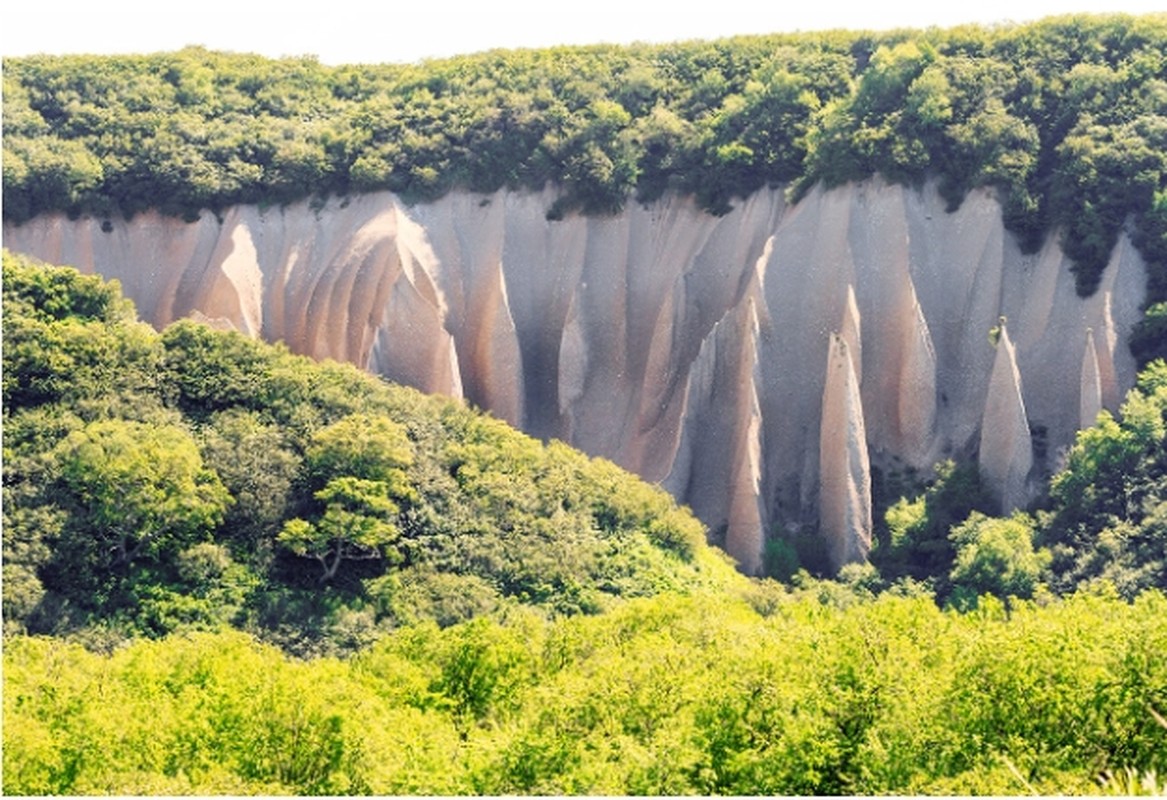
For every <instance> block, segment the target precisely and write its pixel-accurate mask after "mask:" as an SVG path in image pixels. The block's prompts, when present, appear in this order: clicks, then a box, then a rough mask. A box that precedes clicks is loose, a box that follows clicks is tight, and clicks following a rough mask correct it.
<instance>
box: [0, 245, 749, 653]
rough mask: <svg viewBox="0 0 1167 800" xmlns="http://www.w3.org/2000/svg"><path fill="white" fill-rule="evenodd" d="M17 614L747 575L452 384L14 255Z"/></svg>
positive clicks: (269, 613) (142, 615)
mask: <svg viewBox="0 0 1167 800" xmlns="http://www.w3.org/2000/svg"><path fill="white" fill-rule="evenodd" d="M3 303H4V320H3V322H4V331H3V332H4V384H3V392H4V394H3V399H4V612H5V626H6V629H7V630H21V629H23V630H28V631H31V632H38V633H59V634H65V633H73V634H74V635H82V636H86V637H89V638H91V639H93V640H94V641H101V640H108V641H110V642H116V641H117V640H118V639H119V638H121V637H124V636H129V635H138V634H145V635H149V636H161V635H164V634H166V633H169V632H172V631H175V630H189V629H192V628H219V627H222V626H235V627H239V628H243V629H245V630H249V631H252V632H253V633H255V634H257V635H259V636H260V637H261V638H264V639H267V640H270V641H275V642H278V643H279V644H281V645H282V646H284V647H285V648H287V649H289V650H291V651H294V652H299V653H315V652H342V651H347V650H351V649H353V648H356V647H359V646H361V645H362V644H365V643H367V642H368V641H370V640H371V639H372V638H374V637H375V636H376V635H377V634H378V633H379V632H380V631H382V630H386V629H389V628H392V627H394V626H397V625H401V624H405V623H412V622H417V621H421V620H426V619H431V620H435V621H437V622H439V623H441V624H451V623H453V622H457V621H459V620H463V619H467V618H470V617H474V616H478V615H482V614H487V613H501V612H504V611H505V610H507V609H510V608H516V607H519V606H529V607H533V608H537V609H539V610H540V611H542V612H544V613H547V614H551V615H558V614H568V615H570V614H579V613H583V614H590V613H596V612H598V611H601V610H603V609H605V608H607V607H608V606H610V605H611V604H612V602H614V601H615V600H616V599H618V598H627V597H638V596H649V595H654V594H657V593H659V592H661V591H664V590H669V591H680V592H688V591H692V590H694V589H695V588H697V587H700V586H718V587H722V588H727V587H728V586H729V585H730V584H733V583H735V582H737V581H740V579H739V578H738V577H737V576H736V575H735V574H734V573H733V570H732V567H731V566H730V565H729V564H728V563H727V562H726V561H725V560H724V557H723V556H719V555H716V554H715V553H714V552H713V551H711V550H710V549H708V548H707V547H706V546H705V539H704V530H703V528H702V526H701V525H700V523H698V522H697V521H696V520H695V519H694V518H693V517H692V516H691V515H690V514H689V513H688V512H687V511H684V510H682V509H679V508H677V507H676V505H675V503H674V502H673V501H672V500H671V498H669V496H668V495H667V494H665V493H664V492H663V491H661V490H659V489H657V488H654V487H651V486H648V485H646V484H645V483H643V482H641V481H639V480H637V479H636V478H634V477H633V476H631V475H629V474H627V473H625V472H623V471H622V470H620V469H618V468H617V467H615V466H614V465H613V464H611V463H609V462H605V461H601V460H596V459H589V458H587V457H586V456H584V455H582V454H580V453H579V452H577V451H574V450H572V449H570V448H568V447H567V446H566V445H563V444H560V443H557V442H553V443H551V444H549V445H543V444H541V443H539V442H537V441H535V440H533V439H531V438H529V437H527V436H524V435H522V434H520V433H518V432H516V431H514V430H513V429H511V428H509V427H508V426H506V425H505V424H503V423H501V422H499V421H497V420H494V419H491V418H489V417H487V416H485V415H484V414H481V413H477V412H475V411H473V410H470V409H468V408H465V407H464V406H462V405H460V404H458V403H456V402H454V401H451V400H443V399H438V398H431V397H425V396H422V395H421V394H419V393H417V392H415V391H413V390H410V389H405V388H402V387H399V386H391V385H388V384H385V383H383V382H381V381H379V380H378V379H376V378H373V377H371V376H369V375H367V374H364V373H362V372H360V371H359V370H357V369H356V368H353V367H349V366H342V365H339V364H335V363H323V364H316V363H313V362H310V361H309V360H307V359H305V358H302V357H298V356H293V355H290V354H289V353H288V352H287V351H286V350H283V349H281V348H277V347H273V346H270V345H267V344H263V343H260V342H255V341H252V340H250V339H247V338H246V337H243V336H241V335H238V334H235V333H225V332H220V331H215V330H212V329H210V328H207V327H204V326H202V325H199V324H196V323H192V322H180V323H177V324H175V325H173V326H171V327H170V328H168V329H166V330H165V331H163V332H162V333H161V334H158V333H156V332H154V331H153V330H152V329H151V328H149V327H148V326H146V325H145V324H142V323H139V322H136V321H135V318H134V315H133V310H132V308H131V307H130V305H129V303H128V301H126V300H124V299H123V298H122V297H121V295H120V293H119V290H118V287H117V285H116V283H115V284H106V283H103V282H101V281H100V279H98V278H93V277H84V276H81V275H80V274H79V273H77V272H76V271H75V270H71V269H65V268H47V267H42V266H37V265H33V264H31V263H28V262H27V261H25V260H23V259H21V258H19V257H15V256H12V255H9V254H7V253H6V254H5V256H4V275H3Z"/></svg>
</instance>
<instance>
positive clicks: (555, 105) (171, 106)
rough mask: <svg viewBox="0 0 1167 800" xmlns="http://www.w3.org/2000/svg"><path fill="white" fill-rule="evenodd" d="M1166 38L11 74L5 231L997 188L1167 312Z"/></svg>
mask: <svg viewBox="0 0 1167 800" xmlns="http://www.w3.org/2000/svg"><path fill="white" fill-rule="evenodd" d="M1165 53H1167V16H1164V15H1148V16H1143V17H1129V16H1121V15H1112V16H1094V17H1091V16H1072V17H1069V16H1068V17H1060V18H1051V19H1049V20H1045V21H1042V22H1038V23H1034V24H1029V25H1022V26H1005V27H994V28H982V27H975V26H964V27H960V28H954V29H950V30H936V29H931V30H926V31H905V30H901V31H891V32H886V33H871V32H846V31H833V32H828V33H807V34H795V35H774V36H755V37H739V38H735V39H727V40H721V41H715V42H690V43H681V44H672V45H654V46H648V45H636V46H630V47H612V46H600V47H563V48H552V49H545V50H528V51H493V52H489V53H482V54H478V55H471V56H464V57H459V58H452V59H446V60H440V61H427V62H424V63H421V64H415V65H386V66H342V67H326V66H323V65H321V64H319V63H317V62H315V61H313V60H311V59H295V60H268V59H263V58H259V57H255V56H247V55H229V54H222V53H214V52H208V51H205V50H201V49H197V48H194V49H187V50H183V51H181V52H177V53H162V54H157V55H152V56H132V57H131V56H127V57H86V56H70V57H31V58H17V59H5V60H4V133H5V136H4V198H3V199H4V216H5V219H8V220H12V221H17V222H19V221H21V220H26V219H29V218H30V217H32V216H34V215H36V214H39V213H43V212H46V211H68V212H69V213H91V214H96V215H107V216H108V215H113V214H119V213H120V214H133V213H135V212H137V211H140V210H143V209H146V208H157V209H161V210H162V211H164V212H166V213H170V214H175V215H194V214H197V213H198V212H199V210H200V209H212V210H218V209H223V208H225V207H227V206H229V205H232V204H235V203H281V202H288V201H291V200H296V199H302V198H307V197H310V196H313V195H328V194H333V193H339V194H345V193H350V192H360V191H368V190H376V189H390V190H393V191H395V192H399V193H401V194H403V195H405V196H406V197H407V198H412V199H425V198H432V197H435V196H438V195H441V194H443V193H445V192H447V191H449V190H451V189H453V188H456V187H461V188H465V189H469V190H471V191H475V192H493V191H495V190H498V189H500V188H502V187H511V188H522V187H527V188H534V189H542V188H543V187H544V185H545V184H547V183H548V182H550V183H552V184H554V185H556V186H557V187H558V188H559V191H560V200H559V202H557V203H556V204H555V206H554V207H552V208H550V209H548V214H549V216H551V217H553V218H554V217H557V216H559V215H562V214H564V213H566V212H568V211H570V210H572V209H580V210H582V211H584V212H586V213H598V214H602V213H608V212H611V211H613V210H615V209H618V208H620V207H621V206H622V205H623V204H624V203H625V202H627V201H628V199H630V198H633V197H635V198H636V199H638V200H642V201H643V200H650V199H652V198H654V197H658V196H659V195H660V194H661V193H662V192H664V191H666V190H668V189H675V190H677V191H680V192H685V193H691V194H694V195H696V197H697V198H698V200H699V202H700V203H701V204H702V205H703V206H704V207H705V208H707V209H708V210H710V211H712V212H713V213H723V212H724V211H725V210H727V209H728V208H729V205H730V204H731V203H732V202H733V200H734V198H735V197H739V196H745V195H748V194H749V193H751V192H753V191H755V190H757V189H759V188H761V187H763V186H765V185H767V184H770V185H784V184H789V185H792V186H794V187H795V189H796V192H797V191H802V190H805V189H806V188H807V187H809V186H811V185H813V184H815V183H817V182H820V181H822V182H825V183H826V184H828V185H833V184H838V183H842V182H845V181H850V180H856V179H862V178H865V177H868V176H870V175H872V174H874V173H881V174H883V175H884V176H886V177H888V178H889V179H891V180H894V181H900V182H905V183H919V182H922V181H923V180H924V179H925V178H927V177H928V176H934V177H936V178H937V179H938V180H939V186H940V189H941V191H942V192H943V193H944V195H945V196H946V197H947V198H948V200H949V201H950V203H951V204H952V205H953V206H956V205H959V203H960V202H961V199H962V198H963V196H964V194H965V193H966V192H967V191H968V190H969V189H971V188H973V187H977V186H991V187H995V188H996V189H997V190H998V191H999V194H1000V196H1001V198H1002V201H1003V204H1004V207H1005V217H1006V219H1005V221H1006V223H1007V225H1008V226H1009V227H1010V228H1011V229H1012V230H1013V231H1015V232H1016V233H1017V234H1018V235H1019V236H1020V237H1021V241H1022V243H1023V245H1024V246H1026V247H1030V248H1035V247H1037V245H1038V244H1040V242H1041V241H1042V239H1043V238H1044V237H1045V236H1046V235H1047V233H1048V232H1049V231H1050V230H1054V229H1060V230H1062V231H1063V235H1064V238H1063V246H1064V247H1065V249H1066V252H1067V253H1069V255H1070V256H1071V258H1072V259H1073V261H1074V263H1075V271H1076V276H1077V281H1078V288H1079V291H1080V292H1082V293H1083V294H1089V293H1091V292H1093V291H1094V289H1095V287H1096V285H1097V281H1098V277H1099V274H1100V272H1101V270H1102V268H1103V266H1104V265H1105V264H1106V261H1107V258H1108V255H1109V253H1110V250H1111V248H1112V247H1113V245H1114V243H1115V241H1116V238H1117V236H1118V234H1119V232H1120V230H1121V229H1122V227H1123V225H1124V224H1125V223H1126V222H1127V220H1128V219H1130V220H1131V222H1132V224H1133V228H1132V230H1133V231H1134V233H1135V239H1136V242H1137V243H1138V246H1139V247H1140V249H1141V251H1142V252H1143V255H1144V256H1145V258H1146V259H1147V261H1148V262H1149V263H1151V264H1152V266H1153V273H1154V274H1153V275H1152V281H1151V296H1152V299H1154V300H1167V123H1165V119H1167V57H1165V56H1164V54H1165Z"/></svg>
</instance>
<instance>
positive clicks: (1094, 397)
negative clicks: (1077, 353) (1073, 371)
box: [1078, 328, 1102, 428]
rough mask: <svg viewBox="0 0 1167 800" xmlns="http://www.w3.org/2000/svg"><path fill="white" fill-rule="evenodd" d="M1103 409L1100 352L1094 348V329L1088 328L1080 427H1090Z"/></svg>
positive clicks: (1083, 357) (1083, 365) (1080, 403)
mask: <svg viewBox="0 0 1167 800" xmlns="http://www.w3.org/2000/svg"><path fill="white" fill-rule="evenodd" d="M1101 411H1102V381H1101V380H1100V378H1099V375H1098V352H1097V351H1096V350H1095V348H1094V329H1093V328H1087V329H1086V347H1085V349H1083V351H1082V373H1081V379H1080V380H1079V391H1078V427H1079V428H1089V427H1091V426H1092V425H1094V422H1095V421H1096V420H1097V419H1098V414H1099V412H1101Z"/></svg>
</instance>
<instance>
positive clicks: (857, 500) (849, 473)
mask: <svg viewBox="0 0 1167 800" xmlns="http://www.w3.org/2000/svg"><path fill="white" fill-rule="evenodd" d="M819 442H820V444H819V531H820V532H821V533H822V535H823V537H824V538H825V539H826V543H827V550H828V553H829V554H830V557H831V565H832V566H833V567H834V569H836V570H838V569H839V568H840V567H842V566H843V565H844V564H850V563H853V562H857V561H864V560H866V558H867V554H868V552H870V550H871V464H870V462H869V460H868V457H867V432H866V429H865V427H864V424H863V403H862V400H861V399H860V396H859V381H858V379H857V378H856V376H855V367H854V361H853V360H852V357H851V352H850V348H849V347H848V346H847V343H846V342H845V341H844V340H843V337H842V336H839V335H837V334H832V335H831V341H830V350H829V351H828V354H827V374H826V386H825V387H824V388H823V416H822V426H821V428H820V432H819Z"/></svg>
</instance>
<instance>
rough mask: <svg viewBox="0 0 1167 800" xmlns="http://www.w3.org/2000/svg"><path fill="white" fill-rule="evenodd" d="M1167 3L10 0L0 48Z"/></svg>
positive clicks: (156, 45) (609, 29) (317, 43)
mask: <svg viewBox="0 0 1167 800" xmlns="http://www.w3.org/2000/svg"><path fill="white" fill-rule="evenodd" d="M1076 11H1092V12H1105V11H1126V12H1130V13H1148V12H1152V11H1167V0H1109V1H1108V0H964V1H963V2H962V0H956V2H953V0H930V2H909V1H908V0H859V1H858V2H856V0H704V2H700V3H693V2H689V1H688V0H673V1H672V2H660V1H659V0H652V1H651V2H642V1H641V0H542V1H538V0H479V2H467V1H464V0H379V1H378V0H361V1H358V0H283V2H268V1H267V0H262V1H261V0H84V2H78V0H10V1H9V2H7V3H6V4H5V9H4V11H2V12H0V23H2V24H0V53H2V54H3V55H28V54H31V53H148V52H158V51H164V50H177V49H179V48H181V47H183V46H185V45H188V44H199V45H203V46H205V47H208V48H210V49H213V50H232V51H237V52H253V53H261V54H263V55H267V56H282V55H305V54H311V55H316V56H318V57H319V58H320V60H321V61H322V62H324V63H326V64H345V63H368V62H411V61H417V60H419V59H422V58H427V57H441V56H448V55H455V54H462V53H472V52H478V51H481V50H489V49H491V48H495V47H506V48H513V47H544V46H548V45H554V44H592V43H598V42H611V43H628V42H634V41H645V42H663V41H677V40H684V39H712V38H718V37H721V36H729V35H734V34H748V33H774V32H779V31H795V30H804V31H805V30H824V29H829V28H849V29H869V30H887V29H890V28H896V27H916V28H922V27H928V26H930V25H938V26H942V27H949V26H952V25H957V24H960V23H964V22H987V23H991V22H1001V21H1007V20H1011V21H1015V22H1025V21H1030V20H1034V19H1039V18H1041V17H1044V16H1049V15H1052V14H1062V13H1068V12H1076Z"/></svg>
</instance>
